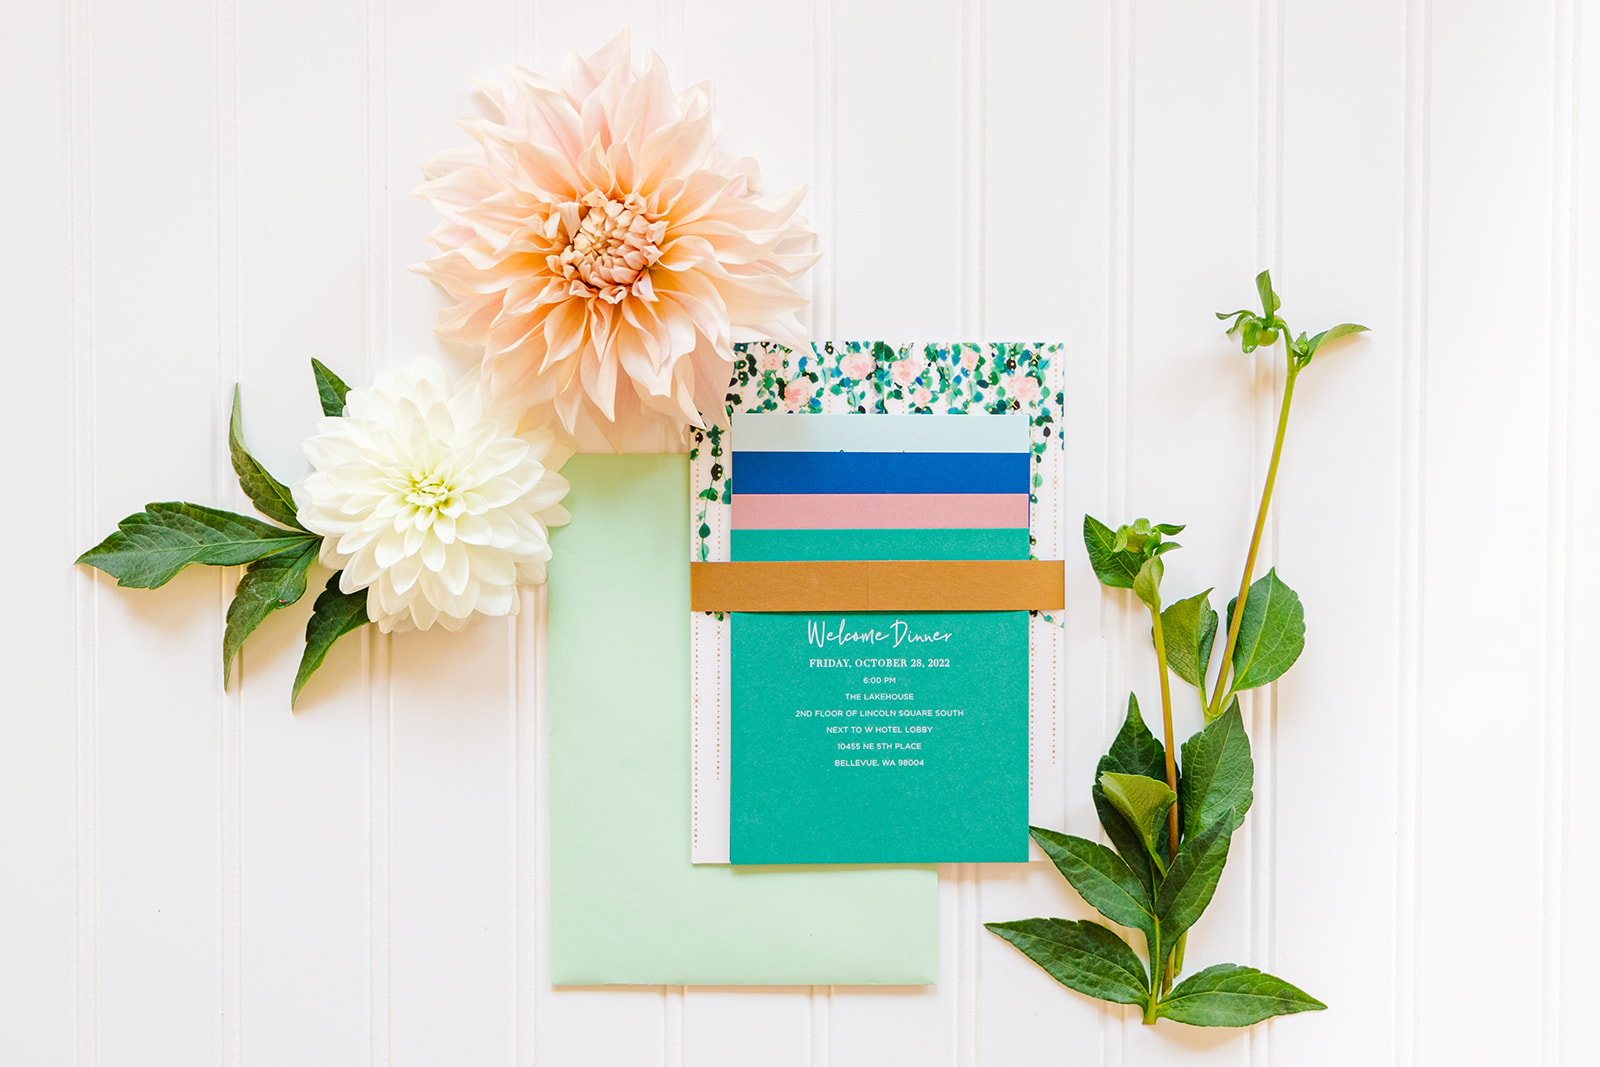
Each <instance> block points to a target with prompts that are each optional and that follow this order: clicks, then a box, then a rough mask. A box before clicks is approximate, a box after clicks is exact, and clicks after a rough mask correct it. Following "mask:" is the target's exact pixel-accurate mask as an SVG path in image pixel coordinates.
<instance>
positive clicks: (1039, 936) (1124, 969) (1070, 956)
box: [983, 919, 1150, 1007]
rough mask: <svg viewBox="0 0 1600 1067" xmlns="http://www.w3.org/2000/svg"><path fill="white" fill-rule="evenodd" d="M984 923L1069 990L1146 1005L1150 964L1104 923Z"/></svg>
mask: <svg viewBox="0 0 1600 1067" xmlns="http://www.w3.org/2000/svg"><path fill="white" fill-rule="evenodd" d="M983 925H984V928H985V929H986V930H988V931H989V932H990V933H992V934H997V935H999V936H1000V937H1003V938H1005V939H1006V940H1007V941H1009V942H1011V943H1012V944H1013V945H1015V946H1016V947H1017V948H1018V949H1019V950H1020V951H1021V952H1022V954H1023V955H1024V956H1027V957H1028V958H1029V959H1030V960H1032V961H1033V962H1034V963H1037V964H1038V965H1039V966H1040V967H1043V968H1044V971H1045V973H1046V974H1048V975H1049V976H1050V977H1051V978H1054V979H1055V980H1056V981H1058V982H1060V983H1061V984H1062V985H1064V986H1066V987H1067V988H1068V989H1075V990H1077V991H1078V992H1079V993H1082V994H1084V995H1085V996H1091V997H1094V998H1096V999H1097V1000H1109V1001H1111V1002H1112V1003H1113V1004H1138V1005H1139V1006H1140V1007H1143V1006H1144V1004H1145V1002H1146V1001H1147V999H1148V998H1149V992H1148V989H1149V985H1150V982H1149V979H1148V977H1147V976H1146V974H1145V969H1144V964H1142V963H1140V962H1139V957H1138V956H1135V955H1134V954H1133V949H1131V948H1129V947H1128V943H1127V942H1126V941H1124V940H1122V938H1121V937H1119V936H1118V935H1117V934H1116V933H1114V932H1112V931H1111V930H1108V929H1106V928H1105V927H1104V926H1101V925H1100V924H1099V923H1096V922H1090V921H1088V920H1087V919H1085V920H1082V921H1080V922H1068V921H1067V920H1066V919H1019V920H1017V921H1016V922H1008V923H984V924H983Z"/></svg>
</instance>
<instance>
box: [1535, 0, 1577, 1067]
mask: <svg viewBox="0 0 1600 1067" xmlns="http://www.w3.org/2000/svg"><path fill="white" fill-rule="evenodd" d="M1577 18H1578V14H1577V10H1576V5H1575V3H1574V0H1558V2H1557V4H1556V18H1555V33H1554V35H1553V39H1552V41H1551V50H1552V60H1553V62H1552V63H1551V67H1552V71H1553V80H1552V82H1553V83H1552V86H1551V89H1552V93H1553V95H1554V106H1553V108H1552V115H1553V119H1554V123H1553V129H1552V131H1551V133H1552V137H1551V142H1552V143H1551V150H1552V160H1551V176H1552V189H1551V197H1550V207H1551V211H1550V231H1551V232H1550V252H1551V269H1550V330H1551V337H1550V341H1551V344H1550V418H1549V427H1550V429H1549V471H1548V483H1547V490H1548V494H1549V503H1548V505H1547V506H1548V509H1549V513H1548V525H1547V529H1548V530H1549V531H1550V534H1551V536H1552V537H1554V538H1555V539H1556V541H1555V549H1554V550H1553V551H1552V552H1551V553H1550V555H1549V558H1548V564H1547V566H1548V568H1549V574H1548V576H1547V579H1546V582H1545V588H1546V589H1548V590H1550V595H1549V599H1548V601H1547V603H1546V612H1547V619H1546V643H1545V649H1546V660H1545V686H1546V692H1545V716H1544V732H1545V737H1544V764H1545V766H1544V776H1543V777H1544V787H1545V796H1544V816H1545V818H1544V843H1543V847H1544V894H1543V895H1544V900H1543V905H1544V906H1543V907H1542V908H1541V909H1540V914H1541V917H1542V922H1541V927H1542V929H1541V934H1542V936H1541V938H1540V943H1541V944H1542V945H1543V949H1544V960H1543V973H1542V975H1541V982H1542V985H1543V990H1542V995H1541V997H1540V1000H1541V1003H1542V1004H1543V1008H1544V1011H1543V1018H1542V1022H1543V1026H1542V1028H1541V1041H1540V1045H1541V1052H1542V1053H1543V1055H1542V1056H1541V1057H1540V1061H1541V1062H1542V1063H1546V1064H1552V1065H1559V1064H1561V1063H1563V1062H1564V1061H1565V1052H1566V1050H1565V1041H1564V1038H1565V1035H1566V1027H1565V1006H1566V990H1565V988H1564V983H1563V977H1564V975H1565V973H1566V962H1567V960H1566V945H1567V892H1566V886H1567V860H1566V844H1567V840H1566V838H1567V830H1566V826H1567V815H1566V799H1567V796H1566V792H1567V780H1568V779H1567V772H1568V767H1567V762H1566V754H1565V753H1566V747H1567V737H1568V733H1569V727H1568V721H1567V720H1568V717H1569V716H1570V715H1571V689H1570V685H1569V679H1570V672H1571V662H1572V661H1571V656H1572V651H1571V619H1572V610H1573V601H1572V581H1571V575H1572V570H1573V542H1574V536H1575V534H1576V531H1575V530H1574V528H1573V493H1574V489H1573V481H1572V471H1573V467H1574V464H1573V461H1572V425H1573V418H1574V410H1573V397H1572V392H1571V383H1572V380H1573V377H1574V373H1575V370H1576V365H1577V302H1578V293H1577V278H1578V269H1577V242H1576V241H1574V240H1573V237H1572V234H1573V229H1574V227H1575V225H1576V220H1577V211H1578V204H1577V196H1578V192H1577V190H1578V182H1577V141H1578V129H1579V127H1578V93H1577V89H1578V86H1577V80H1578V77H1579V74H1578V71H1579V67H1578V62H1577V48H1578V34H1577Z"/></svg>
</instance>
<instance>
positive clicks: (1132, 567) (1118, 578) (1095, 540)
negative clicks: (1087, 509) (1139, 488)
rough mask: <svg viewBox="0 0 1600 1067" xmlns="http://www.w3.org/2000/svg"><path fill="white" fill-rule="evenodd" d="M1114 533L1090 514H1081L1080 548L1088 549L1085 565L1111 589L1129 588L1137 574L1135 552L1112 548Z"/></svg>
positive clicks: (1137, 564) (1138, 564)
mask: <svg viewBox="0 0 1600 1067" xmlns="http://www.w3.org/2000/svg"><path fill="white" fill-rule="evenodd" d="M1116 542H1117V534H1116V531H1115V530H1113V529H1111V527H1109V526H1107V525H1106V524H1105V523H1103V522H1101V521H1100V520H1099V519H1097V518H1095V517H1094V516H1092V515H1085V516H1084V517H1083V547H1084V548H1086V549H1087V550H1088V552H1089V565H1090V566H1091V567H1093V568H1094V573H1095V576H1096V577H1098V578H1099V579H1100V584H1102V585H1109V586H1111V587H1112V588H1113V589H1132V588H1133V580H1134V579H1135V578H1137V577H1138V576H1139V566H1140V564H1141V562H1142V561H1141V558H1140V555H1139V553H1137V552H1133V551H1131V550H1127V549H1124V550H1122V551H1120V552H1119V551H1117V549H1116V547H1115V546H1116Z"/></svg>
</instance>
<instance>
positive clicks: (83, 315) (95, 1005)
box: [62, 0, 100, 1067]
mask: <svg viewBox="0 0 1600 1067" xmlns="http://www.w3.org/2000/svg"><path fill="white" fill-rule="evenodd" d="M62 18H63V20H64V22H65V27H64V32H63V34H62V37H63V41H64V46H65V48H66V53H67V54H66V57H65V58H66V69H67V79H66V82H67V96H66V99H65V100H64V101H63V105H64V110H65V112H66V114H65V116H64V117H65V119H66V125H67V129H68V136H67V157H68V158H67V172H68V175H69V180H70V181H71V183H72V189H71V193H70V196H69V198H68V209H67V240H68V242H69V244H70V249H69V255H68V286H69V291H70V295H71V299H70V301H69V303H68V308H69V318H68V321H67V323H66V332H67V337H68V338H69V343H70V344H71V347H72V388H73V402H72V421H73V426H72V441H73V457H72V478H73V499H74V501H75V505H74V507H73V524H72V538H73V544H74V546H76V545H87V544H89V543H90V539H91V537H92V536H93V534H94V531H95V530H96V529H97V528H98V526H99V522H98V517H97V516H96V514H95V500H96V499H97V496H98V494H97V493H96V487H95V471H96V468H97V464H96V462H95V458H96V457H95V452H96V449H95V445H96V434H95V404H94V274H93V267H92V264H93V262H94V204H93V188H92V184H91V181H92V178H91V175H92V170H91V166H90V164H91V152H92V140H91V138H90V134H89V131H90V115H91V104H92V100H91V96H90V80H89V66H90V62H91V58H92V51H91V47H90V38H89V4H88V0H64V2H63V4H62ZM74 589H75V598H74V604H73V630H74V634H73V637H74V641H73V675H74V678H73V717H74V734H73V774H74V778H75V781H74V783H73V798H74V799H73V806H74V811H73V834H74V838H75V840H74V842H73V865H74V868H75V870H74V872H73V874H74V881H75V895H76V901H75V910H76V915H75V917H74V939H75V941H76V944H75V945H74V953H73V955H74V960H73V963H74V976H73V999H74V1002H75V1003H74V1016H75V1018H74V1024H75V1025H74V1033H73V1045H74V1053H75V1055H74V1059H75V1061H76V1062H77V1063H78V1064H79V1065H80V1067H92V1065H93V1064H96V1063H98V1062H99V1061H100V1056H99V1042H98V1039H99V1030H100V1028H99V893H98V888H99V881H98V879H99V874H98V870H97V865H96V859H97V853H98V844H99V838H98V818H97V816H98V814H99V813H98V806H99V760H98V739H99V727H100V712H99V684H98V683H99V669H98V662H97V660H98V651H97V646H96V642H95V635H96V630H97V628H98V610H97V609H98V597H99V591H100V577H99V572H97V571H90V572H88V573H84V571H83V569H82V568H79V569H78V575H77V578H76V581H75V582H74Z"/></svg>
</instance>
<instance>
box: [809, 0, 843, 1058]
mask: <svg viewBox="0 0 1600 1067" xmlns="http://www.w3.org/2000/svg"><path fill="white" fill-rule="evenodd" d="M810 16H811V19H810V21H811V182H810V189H809V190H808V195H809V196H810V199H811V205H810V208H809V210H810V211H811V212H812V216H813V219H814V221H815V224H816V228H817V232H818V235H819V236H820V238H821V240H822V242H824V243H825V244H827V243H831V242H832V241H833V235H834V234H835V232H837V227H836V226H835V217H836V216H835V209H834V204H835V200H834V191H835V188H836V186H837V184H838V180H837V174H836V171H835V145H836V144H837V138H836V134H835V130H834V121H835V117H836V104H835V89H836V85H835V81H834V59H835V49H836V42H835V40H834V31H833V0H811V11H810ZM824 251H825V252H827V253H831V252H832V249H831V248H826V247H825V248H824ZM837 277H838V276H837V274H836V273H835V272H834V269H833V261H832V257H831V255H829V254H825V255H824V256H823V257H822V259H821V260H820V261H819V262H818V263H817V265H816V266H815V267H813V268H812V270H811V307H810V309H809V314H810V320H809V321H810V326H811V336H812V338H814V339H815V338H827V339H830V340H831V339H833V338H834V337H835V336H836V335H837V332H838V330H837V325H836V319H835V317H834V315H835V310H834V309H835V308H837V307H838V300H837V299H836V295H837V294H836V291H835V285H836V284H837V282H836V279H837ZM833 992H834V990H833V987H832V986H812V987H811V989H810V993H809V995H808V997H807V999H808V1001H809V1002H810V1014H811V1030H810V1041H811V1047H810V1064H811V1067H829V1065H830V1064H831V1063H832V1062H833Z"/></svg>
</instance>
